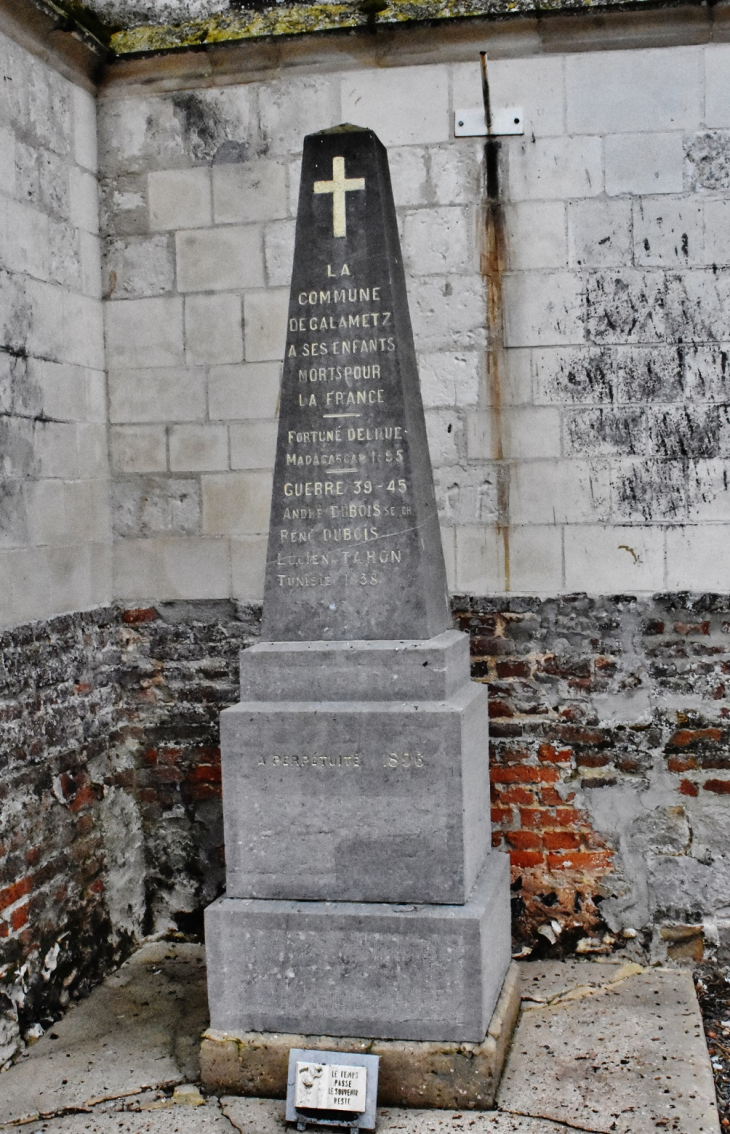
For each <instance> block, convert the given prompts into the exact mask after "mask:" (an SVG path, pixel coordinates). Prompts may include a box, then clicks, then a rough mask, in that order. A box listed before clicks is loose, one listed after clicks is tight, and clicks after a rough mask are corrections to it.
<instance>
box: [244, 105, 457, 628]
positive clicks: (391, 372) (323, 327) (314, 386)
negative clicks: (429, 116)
mask: <svg viewBox="0 0 730 1134" xmlns="http://www.w3.org/2000/svg"><path fill="white" fill-rule="evenodd" d="M288 326H289V334H288V338H287V346H286V355H285V362H284V377H283V382H282V396H281V413H280V424H279V444H278V452H277V459H276V466H275V472H274V491H273V499H272V513H271V528H270V536H269V552H268V565H267V575H266V589H265V593H264V626H263V637H264V638H265V639H271V640H278V641H293V640H304V641H308V640H312V639H335V640H337V639H339V640H347V639H363V638H365V639H398V638H408V639H410V638H430V637H432V636H433V635H435V634H438V633H440V632H441V631H443V630H445V629H446V628H447V627H448V625H449V621H450V620H449V614H448V609H447V603H446V576H445V568H444V563H443V554H442V551H441V541H440V535H439V529H438V522H437V515H436V505H435V500H434V494H433V481H432V477H431V465H430V459H429V454H428V444H427V440H426V431H425V422H424V417H423V408H422V404H421V396H420V391H419V388H418V373H417V367H416V358H415V351H414V346H413V335H412V331H411V324H410V316H409V313H408V301H407V297H406V288H405V276H404V272H403V263H402V258H401V252H400V246H399V240H398V231H397V226H396V220H395V208H394V205H393V198H392V191H391V187H390V177H389V173H388V164H387V157H386V153H385V150H384V148H383V146H382V145H381V144H380V142H379V141H378V139H377V138H376V136H375V134H374V133H373V132H372V131H371V130H368V131H365V130H360V129H357V128H355V127H337V128H336V129H335V130H333V131H324V132H323V133H320V134H313V135H310V136H309V137H307V138H306V139H305V144H304V159H303V172H302V178H301V183H300V197H299V212H298V218H297V231H296V242H295V252H294V269H293V275H292V288H291V298H290V303H289V324H288Z"/></svg>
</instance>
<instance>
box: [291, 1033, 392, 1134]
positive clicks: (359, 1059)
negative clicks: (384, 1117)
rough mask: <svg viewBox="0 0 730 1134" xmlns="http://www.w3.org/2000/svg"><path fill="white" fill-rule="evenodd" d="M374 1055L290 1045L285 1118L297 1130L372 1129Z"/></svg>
mask: <svg viewBox="0 0 730 1134" xmlns="http://www.w3.org/2000/svg"><path fill="white" fill-rule="evenodd" d="M378 1064H379V1057H378V1056H377V1055H360V1054H359V1053H355V1052H349V1051H316V1050H305V1049H303V1048H296V1047H295V1048H292V1049H291V1050H290V1052H289V1077H288V1084H287V1093H286V1120H287V1122H296V1123H297V1126H298V1127H299V1129H300V1130H303V1129H305V1127H306V1126H307V1125H308V1124H311V1125H312V1126H345V1127H349V1128H350V1129H353V1130H358V1129H361V1130H374V1129H375V1105H376V1099H377V1095H378Z"/></svg>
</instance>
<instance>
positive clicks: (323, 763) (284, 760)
mask: <svg viewBox="0 0 730 1134" xmlns="http://www.w3.org/2000/svg"><path fill="white" fill-rule="evenodd" d="M362 766H363V764H362V757H361V756H360V755H359V753H349V754H345V755H343V754H342V753H338V754H337V755H319V754H314V755H308V754H307V753H306V752H290V753H287V752H284V753H279V752H275V753H274V754H273V755H263V754H262V755H260V756H259V759H258V764H257V767H259V768H262V767H268V768H362Z"/></svg>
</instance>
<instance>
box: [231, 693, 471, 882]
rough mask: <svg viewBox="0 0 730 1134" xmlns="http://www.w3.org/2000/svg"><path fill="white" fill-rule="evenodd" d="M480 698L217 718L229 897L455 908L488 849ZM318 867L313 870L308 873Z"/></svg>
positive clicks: (245, 709) (272, 710)
mask: <svg viewBox="0 0 730 1134" xmlns="http://www.w3.org/2000/svg"><path fill="white" fill-rule="evenodd" d="M487 737H488V708H487V696H486V690H485V689H483V688H481V687H479V686H478V685H476V684H472V683H470V682H468V681H467V682H466V683H465V684H464V685H463V686H462V688H461V689H460V690H459V691H458V692H457V693H455V694H453V695H452V696H451V697H450V698H449V699H448V700H440V701H435V700H434V701H429V700H425V699H419V700H418V701H408V702H404V701H400V700H397V701H371V700H363V701H355V700H353V701H338V702H334V701H328V702H320V703H317V702H316V701H314V700H311V701H242V702H240V703H239V704H238V705H236V706H234V707H233V708H231V709H227V710H226V711H225V712H224V713H223V714H222V716H221V738H222V753H223V759H222V767H223V808H224V820H225V830H226V877H227V887H228V894H229V896H230V897H240V898H250V897H254V898H288V899H299V900H308V901H313V900H321V901H348V902H378V901H380V902H384V901H385V902H446V903H454V902H464V901H466V899H467V896H468V894H469V892H470V890H471V888H472V885H473V884H474V881H475V880H476V877H477V875H478V873H479V871H480V870H481V868H482V864H483V862H484V856H485V854H486V853H487V848H488V845H489V819H488V814H489V764H488V751H487ZM314 864H316V866H315V865H314Z"/></svg>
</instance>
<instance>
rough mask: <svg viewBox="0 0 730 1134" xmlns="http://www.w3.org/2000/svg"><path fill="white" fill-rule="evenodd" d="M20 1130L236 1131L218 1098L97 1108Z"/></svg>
mask: <svg viewBox="0 0 730 1134" xmlns="http://www.w3.org/2000/svg"><path fill="white" fill-rule="evenodd" d="M18 1129H19V1130H21V1131H23V1134H236V1128H235V1126H233V1125H232V1124H231V1123H230V1122H229V1120H228V1119H227V1118H226V1116H225V1115H224V1114H223V1112H222V1110H221V1108H220V1107H219V1105H218V1102H217V1100H213V1101H212V1102H211V1103H209V1104H207V1105H205V1106H202V1107H187V1106H172V1105H171V1106H169V1107H163V1108H161V1109H158V1110H149V1111H144V1110H143V1111H133V1110H117V1109H115V1110H111V1111H100V1110H97V1109H95V1110H93V1111H92V1112H91V1113H90V1114H68V1115H65V1116H64V1117H60V1118H48V1119H44V1120H43V1121H41V1122H33V1123H31V1124H30V1126H21V1127H19V1128H18Z"/></svg>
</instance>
